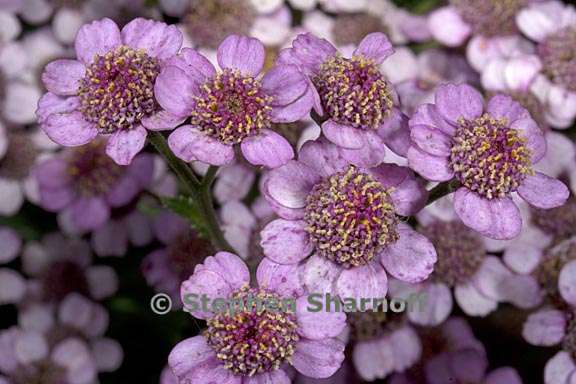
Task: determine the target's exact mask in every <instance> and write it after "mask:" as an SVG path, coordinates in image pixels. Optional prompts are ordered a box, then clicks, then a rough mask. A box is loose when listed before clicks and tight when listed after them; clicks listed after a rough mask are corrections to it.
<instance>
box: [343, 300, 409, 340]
mask: <svg viewBox="0 0 576 384" xmlns="http://www.w3.org/2000/svg"><path fill="white" fill-rule="evenodd" d="M346 318H347V321H348V324H349V325H350V336H351V338H352V339H353V340H354V341H369V340H375V339H377V338H379V337H381V336H383V335H385V334H386V333H389V332H390V331H391V330H394V329H396V328H397V327H398V326H399V325H400V324H402V322H403V317H402V316H401V315H398V314H396V313H394V312H384V311H383V310H382V308H379V310H377V311H364V312H361V311H357V312H349V313H348V314H347V315H346Z"/></svg>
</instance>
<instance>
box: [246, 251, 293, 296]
mask: <svg viewBox="0 0 576 384" xmlns="http://www.w3.org/2000/svg"><path fill="white" fill-rule="evenodd" d="M300 272H301V268H300V267H299V266H298V265H295V264H290V265H282V264H277V263H275V262H273V261H272V260H270V259H268V258H264V259H263V260H262V261H261V262H260V264H259V265H258V269H257V271H256V279H257V280H258V285H259V286H260V287H266V288H267V289H270V290H272V291H273V292H276V293H278V294H280V295H281V296H284V297H299V296H302V295H303V294H304V287H303V286H302V282H301V281H300Z"/></svg>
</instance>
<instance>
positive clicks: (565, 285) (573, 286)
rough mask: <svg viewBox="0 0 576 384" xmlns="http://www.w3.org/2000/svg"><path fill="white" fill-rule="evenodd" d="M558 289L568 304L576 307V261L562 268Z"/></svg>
mask: <svg viewBox="0 0 576 384" xmlns="http://www.w3.org/2000/svg"><path fill="white" fill-rule="evenodd" d="M558 289H559V290H560V294H561V295H562V298H563V299H564V300H565V301H566V302H567V303H569V304H571V305H576V261H571V262H569V263H568V264H566V265H565V266H564V267H562V270H561V271H560V277H559V279H558Z"/></svg>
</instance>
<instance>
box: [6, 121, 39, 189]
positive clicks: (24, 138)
mask: <svg viewBox="0 0 576 384" xmlns="http://www.w3.org/2000/svg"><path fill="white" fill-rule="evenodd" d="M7 139H8V148H7V149H6V153H5V154H4V157H3V158H2V159H1V160H0V177H5V178H8V179H15V180H22V179H24V178H26V176H28V173H29V171H30V168H32V166H33V165H34V163H35V162H36V158H37V157H38V154H39V151H38V149H37V148H36V145H34V143H33V142H32V140H31V138H30V135H29V134H27V133H24V132H13V133H9V134H8V137H7Z"/></svg>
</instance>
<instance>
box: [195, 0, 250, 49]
mask: <svg viewBox="0 0 576 384" xmlns="http://www.w3.org/2000/svg"><path fill="white" fill-rule="evenodd" d="M190 3H191V5H190V10H189V13H188V15H187V16H186V28H187V30H188V33H189V34H190V36H192V38H193V39H194V43H195V44H197V45H199V46H202V47H208V48H213V49H216V48H218V44H220V42H221V41H222V40H224V39H225V38H226V37H227V36H228V35H232V34H236V35H248V34H250V30H251V28H252V25H253V24H254V20H255V19H256V10H255V9H254V7H253V6H252V3H251V2H250V1H249V0H211V1H204V0H195V1H191V2H190ZM215 26H217V27H215Z"/></svg>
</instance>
